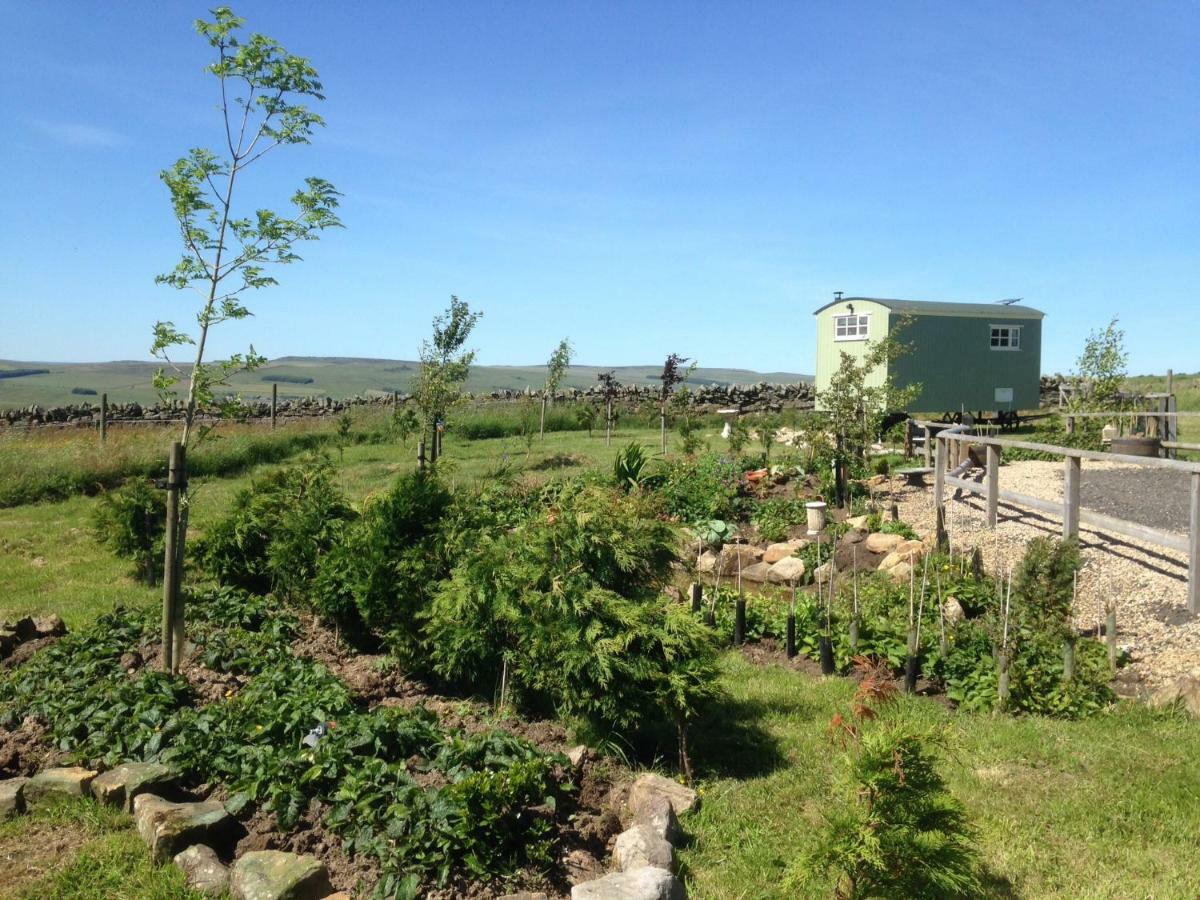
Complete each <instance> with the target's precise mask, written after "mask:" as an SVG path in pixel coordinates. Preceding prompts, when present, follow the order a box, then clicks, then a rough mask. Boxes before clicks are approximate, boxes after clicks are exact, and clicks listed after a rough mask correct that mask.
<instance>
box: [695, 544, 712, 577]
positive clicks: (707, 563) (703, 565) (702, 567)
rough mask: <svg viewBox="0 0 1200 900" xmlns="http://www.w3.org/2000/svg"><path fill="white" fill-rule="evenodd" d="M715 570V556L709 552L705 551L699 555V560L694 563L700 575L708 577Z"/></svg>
mask: <svg viewBox="0 0 1200 900" xmlns="http://www.w3.org/2000/svg"><path fill="white" fill-rule="evenodd" d="M716 568H717V554H715V553H713V552H712V551H711V550H705V551H704V552H703V553H701V554H700V559H699V560H698V561H697V563H696V570H697V571H698V572H700V574H702V575H709V574H711V573H712V572H713V571H714V570H715V569H716Z"/></svg>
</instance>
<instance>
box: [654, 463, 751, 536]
mask: <svg viewBox="0 0 1200 900" xmlns="http://www.w3.org/2000/svg"><path fill="white" fill-rule="evenodd" d="M662 474H663V479H662V483H661V484H660V485H659V486H658V487H657V491H658V493H659V495H660V496H661V497H662V499H663V504H664V505H665V506H666V510H667V512H668V513H670V514H671V515H673V516H675V517H677V518H678V519H679V520H680V521H681V522H685V523H689V524H690V523H694V522H701V521H707V520H709V519H725V520H736V519H737V518H738V517H739V516H738V514H739V513H740V511H741V509H740V507H741V504H740V503H739V502H738V499H739V498H738V495H739V488H740V482H741V471H740V469H739V468H738V466H737V464H736V463H735V462H734V460H733V459H731V458H729V457H726V456H720V455H718V454H715V453H705V454H702V455H700V456H697V457H695V458H694V459H693V458H685V459H668V460H666V461H665V462H664V464H663V467H662Z"/></svg>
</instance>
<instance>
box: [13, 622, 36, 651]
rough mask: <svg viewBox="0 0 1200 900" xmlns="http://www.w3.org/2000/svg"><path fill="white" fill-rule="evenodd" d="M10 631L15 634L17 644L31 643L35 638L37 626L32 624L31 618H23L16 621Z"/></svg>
mask: <svg viewBox="0 0 1200 900" xmlns="http://www.w3.org/2000/svg"><path fill="white" fill-rule="evenodd" d="M12 631H14V632H16V635H17V643H18V644H22V643H24V642H25V641H32V640H33V639H34V638H35V637H37V625H35V624H34V622H33V616H23V617H22V618H20V619H17V621H16V624H14V625H13V626H12Z"/></svg>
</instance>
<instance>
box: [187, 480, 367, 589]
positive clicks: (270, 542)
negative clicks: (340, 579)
mask: <svg viewBox="0 0 1200 900" xmlns="http://www.w3.org/2000/svg"><path fill="white" fill-rule="evenodd" d="M352 515H353V510H351V509H350V507H349V505H348V504H347V503H346V501H345V498H344V497H343V496H342V493H341V491H340V490H339V489H338V488H337V486H336V485H335V484H334V482H333V467H332V465H331V464H330V462H329V460H328V459H325V458H323V457H310V458H309V459H308V460H305V461H304V462H302V463H300V464H297V465H293V466H285V467H283V468H281V469H278V470H276V471H274V472H271V473H270V474H268V475H266V476H265V477H264V478H261V479H258V480H256V481H254V482H253V483H252V484H251V485H250V486H249V487H248V488H243V489H242V490H240V491H239V492H238V493H237V495H236V496H235V497H234V499H233V503H232V504H231V505H230V510H229V512H228V513H227V514H226V515H225V517H224V518H222V519H219V520H218V521H217V522H216V523H214V524H213V526H212V527H211V528H209V530H208V531H207V532H206V533H205V535H204V536H203V538H201V540H200V542H199V545H198V547H197V556H198V557H199V560H200V563H201V565H202V567H203V568H204V569H205V571H207V572H208V573H209V574H210V575H212V577H213V578H215V579H216V580H217V582H218V583H219V584H223V585H230V586H234V587H240V588H244V589H245V590H248V591H251V592H254V593H259V594H265V593H267V592H268V591H275V592H277V593H279V594H281V595H283V596H286V597H300V596H302V595H303V593H304V592H305V591H306V590H307V588H308V585H309V584H310V582H311V581H312V579H313V578H314V577H315V576H316V572H317V568H318V566H319V564H320V562H321V559H322V557H324V556H325V554H327V553H328V552H330V550H331V549H332V548H333V546H334V545H335V543H336V542H337V540H338V538H339V536H340V534H341V532H342V530H343V529H344V528H345V526H346V523H347V522H348V521H349V520H350V519H351V518H352Z"/></svg>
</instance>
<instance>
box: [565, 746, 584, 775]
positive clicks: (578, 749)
mask: <svg viewBox="0 0 1200 900" xmlns="http://www.w3.org/2000/svg"><path fill="white" fill-rule="evenodd" d="M587 758H588V748H587V744H579V745H577V746H575V747H572V748H571V749H570V750H568V751H567V760H568V761H569V762H570V763H571V765H572V766H574V767H575V768H576V769H578V768H579V767H580V766H582V765H583V764H584V763H585V762H587Z"/></svg>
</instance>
